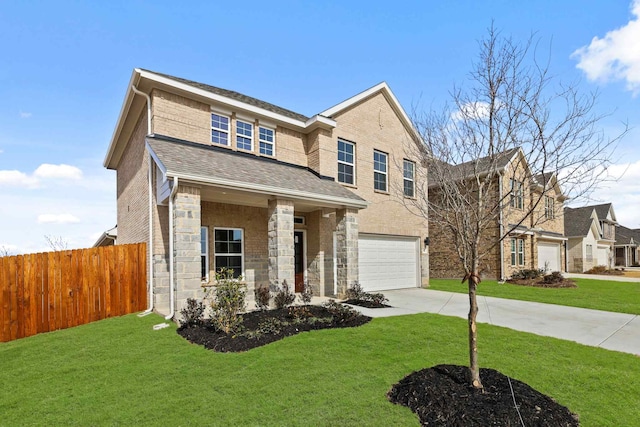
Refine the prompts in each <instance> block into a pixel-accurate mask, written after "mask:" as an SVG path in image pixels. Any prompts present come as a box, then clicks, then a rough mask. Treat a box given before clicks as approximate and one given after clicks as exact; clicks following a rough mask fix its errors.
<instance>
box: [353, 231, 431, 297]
mask: <svg viewBox="0 0 640 427" xmlns="http://www.w3.org/2000/svg"><path fill="white" fill-rule="evenodd" d="M418 244H419V243H418V238H415V237H400V236H379V235H368V234H360V236H359V238H358V266H359V269H360V271H359V273H360V285H362V287H363V289H364V290H365V291H380V290H388V289H402V288H413V287H417V286H418V283H419V282H418V278H419V267H420V264H419V262H418V256H419V251H420V248H419V246H418Z"/></svg>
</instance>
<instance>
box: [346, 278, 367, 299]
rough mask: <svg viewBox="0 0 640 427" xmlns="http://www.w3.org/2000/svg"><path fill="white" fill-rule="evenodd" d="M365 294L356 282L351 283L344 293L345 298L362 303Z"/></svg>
mask: <svg viewBox="0 0 640 427" xmlns="http://www.w3.org/2000/svg"><path fill="white" fill-rule="evenodd" d="M365 295H366V292H365V291H364V289H362V285H360V283H358V282H353V283H352V284H351V286H350V287H349V288H347V292H346V293H345V297H346V298H347V299H353V300H357V301H363V300H364V298H365Z"/></svg>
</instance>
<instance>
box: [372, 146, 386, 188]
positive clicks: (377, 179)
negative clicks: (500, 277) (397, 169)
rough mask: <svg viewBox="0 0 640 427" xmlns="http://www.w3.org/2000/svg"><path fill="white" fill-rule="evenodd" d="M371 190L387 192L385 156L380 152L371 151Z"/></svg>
mask: <svg viewBox="0 0 640 427" xmlns="http://www.w3.org/2000/svg"><path fill="white" fill-rule="evenodd" d="M373 188H374V189H375V190H378V191H387V155H386V154H385V153H382V152H380V151H375V150H374V151H373Z"/></svg>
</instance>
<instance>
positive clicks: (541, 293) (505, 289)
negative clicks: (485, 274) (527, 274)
mask: <svg viewBox="0 0 640 427" xmlns="http://www.w3.org/2000/svg"><path fill="white" fill-rule="evenodd" d="M573 280H575V281H576V284H577V285H578V287H577V288H562V289H553V288H534V287H528V286H518V285H512V284H509V283H505V284H502V285H501V284H499V283H497V282H495V281H490V280H487V281H483V282H481V283H480V285H479V286H478V295H484V296H487V297H497V298H509V299H516V300H522V301H536V302H544V303H548V304H559V305H568V306H571V307H582V308H592V309H594V310H605V311H614V312H618V313H629V314H640V283H633V282H614V281H607V280H591V279H573ZM429 288H430V289H435V290H438V291H450V292H460V293H467V284H466V283H465V284H461V283H460V280H456V279H431V280H430V281H429Z"/></svg>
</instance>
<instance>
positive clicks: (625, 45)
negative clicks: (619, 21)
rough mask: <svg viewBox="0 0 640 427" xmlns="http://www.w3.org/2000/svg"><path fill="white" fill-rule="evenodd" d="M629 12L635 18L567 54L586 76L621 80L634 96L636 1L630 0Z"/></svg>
mask: <svg viewBox="0 0 640 427" xmlns="http://www.w3.org/2000/svg"><path fill="white" fill-rule="evenodd" d="M631 13H632V14H633V15H634V17H635V18H633V19H630V20H629V22H628V23H627V24H626V25H624V26H622V27H620V28H618V29H615V30H612V31H609V32H608V33H607V34H606V35H605V36H604V37H603V38H598V37H597V36H596V37H594V38H593V40H591V44H589V45H588V46H583V47H581V48H580V49H578V50H576V51H575V52H573V53H572V54H571V58H577V59H578V65H577V67H578V68H579V69H581V70H582V71H584V72H585V74H586V75H587V78H588V79H589V80H592V81H597V82H608V81H611V80H624V81H626V84H627V89H628V90H630V91H632V92H633V94H634V96H635V95H638V94H640V43H639V42H638V41H639V40H640V0H633V2H632V3H631Z"/></svg>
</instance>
